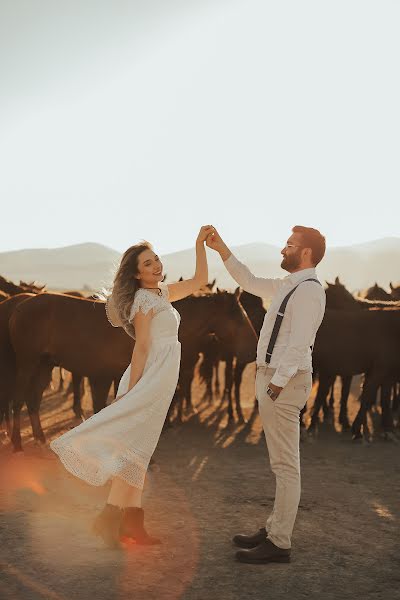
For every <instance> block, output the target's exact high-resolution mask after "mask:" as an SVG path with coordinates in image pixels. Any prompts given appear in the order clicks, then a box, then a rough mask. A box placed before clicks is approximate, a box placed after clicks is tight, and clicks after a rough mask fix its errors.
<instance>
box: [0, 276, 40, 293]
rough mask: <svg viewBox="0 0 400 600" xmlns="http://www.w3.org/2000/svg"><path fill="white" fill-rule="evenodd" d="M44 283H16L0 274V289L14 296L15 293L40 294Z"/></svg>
mask: <svg viewBox="0 0 400 600" xmlns="http://www.w3.org/2000/svg"><path fill="white" fill-rule="evenodd" d="M45 287H46V286H45V285H43V286H41V287H39V286H37V285H35V283H34V282H33V283H24V282H23V281H21V282H20V285H16V284H15V283H13V282H12V281H10V280H9V279H6V278H5V277H2V276H1V275H0V291H2V292H5V293H6V294H9V295H10V296H15V295H16V294H25V293H27V294H40V293H42V292H43V291H44V290H45Z"/></svg>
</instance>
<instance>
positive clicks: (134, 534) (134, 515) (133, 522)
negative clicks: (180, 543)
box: [120, 506, 161, 546]
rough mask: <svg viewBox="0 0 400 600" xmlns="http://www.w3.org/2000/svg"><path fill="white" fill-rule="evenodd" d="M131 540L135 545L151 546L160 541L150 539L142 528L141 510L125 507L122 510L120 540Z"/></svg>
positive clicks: (142, 513) (142, 512) (142, 514)
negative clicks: (124, 538) (126, 538)
mask: <svg viewBox="0 0 400 600" xmlns="http://www.w3.org/2000/svg"><path fill="white" fill-rule="evenodd" d="M123 537H129V538H133V539H134V540H135V541H136V543H137V544H142V545H148V546H152V545H155V544H161V540H158V539H157V538H154V537H151V536H150V535H149V534H148V533H147V531H146V530H145V528H144V510H143V508H137V507H131V506H127V507H126V508H124V509H123V517H122V522H121V527H120V538H123Z"/></svg>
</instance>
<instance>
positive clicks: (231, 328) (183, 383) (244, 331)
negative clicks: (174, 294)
mask: <svg viewBox="0 0 400 600" xmlns="http://www.w3.org/2000/svg"><path fill="white" fill-rule="evenodd" d="M239 299H240V289H239V288H237V290H236V291H235V292H234V293H230V292H226V291H222V290H217V292H216V293H214V294H203V295H193V296H189V297H188V298H185V299H183V300H179V301H177V302H174V303H173V304H174V306H175V308H176V309H177V311H178V312H179V313H180V315H181V326H180V329H179V339H180V341H181V343H182V360H181V370H180V375H179V383H178V390H177V398H176V401H177V402H178V415H177V416H178V420H180V421H182V411H183V402H184V400H186V406H187V407H188V408H191V384H192V381H193V376H194V369H195V366H196V363H197V361H198V359H199V354H200V352H202V351H203V350H204V345H205V344H206V342H207V338H208V336H209V335H210V334H215V336H216V337H217V338H218V340H219V342H220V344H221V345H222V346H223V347H224V348H229V350H230V352H231V353H232V355H233V356H236V357H237V360H240V361H242V362H245V363H247V362H252V361H253V360H255V353H256V347H257V336H256V334H255V332H254V329H253V327H252V325H251V322H250V320H249V318H248V316H247V315H246V313H245V311H244V310H243V307H242V306H241V304H240V302H239ZM170 415H171V411H170V414H169V417H170Z"/></svg>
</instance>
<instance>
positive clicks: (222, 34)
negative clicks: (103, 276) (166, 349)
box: [0, 0, 400, 253]
mask: <svg viewBox="0 0 400 600" xmlns="http://www.w3.org/2000/svg"><path fill="white" fill-rule="evenodd" d="M399 30H400V2H398V1H397V0H391V1H389V0H379V2H378V1H376V0H373V1H370V0H357V1H356V0H334V1H333V0H332V1H325V0H315V1H311V0H302V1H301V2H299V0H282V1H279V0H275V1H274V2H270V1H268V0H143V1H142V2H138V1H132V0H129V1H128V0H113V1H112V2H110V1H109V0H107V1H103V0H68V1H67V0H63V1H62V2H61V1H59V0H25V1H22V0H1V2H0V86H1V90H0V91H1V94H0V111H1V112H0V170H1V173H0V198H1V202H2V210H1V222H2V227H1V233H2V235H1V236H0V251H6V250H13V249H19V248H33V247H56V246H57V247H58V246H64V245H69V244H75V243H81V242H89V241H90V242H98V243H101V244H105V245H107V246H110V247H112V248H115V249H116V250H119V251H123V250H124V249H125V248H127V247H128V246H130V245H131V244H133V243H136V242H137V241H138V240H140V239H148V240H149V241H151V242H152V243H153V244H154V245H155V247H156V249H157V251H159V252H160V253H168V252H173V251H176V250H180V249H184V248H188V247H191V246H193V243H194V239H195V236H196V235H197V230H198V228H199V227H200V225H201V224H208V223H212V224H214V225H215V226H216V227H218V228H219V229H220V231H221V233H222V234H223V236H224V237H225V238H226V240H227V241H228V242H229V243H230V244H235V245H236V244H243V243H249V242H255V241H262V242H267V243H272V244H277V245H278V246H281V245H282V243H283V242H284V241H286V239H287V237H288V236H289V234H290V229H291V227H292V226H293V225H296V224H303V225H309V226H313V227H317V228H318V229H320V230H321V232H322V233H323V234H325V235H326V238H327V243H328V245H331V246H341V245H347V244H351V243H357V242H363V241H368V240H371V239H377V238H380V237H386V236H399V235H400V227H399V220H400V209H399V206H400V175H399V172H400V171H399V166H400V143H399V140H400V111H399V106H400V78H399V71H400V36H399Z"/></svg>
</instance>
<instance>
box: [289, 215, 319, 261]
mask: <svg viewBox="0 0 400 600" xmlns="http://www.w3.org/2000/svg"><path fill="white" fill-rule="evenodd" d="M292 231H293V233H301V236H302V240H303V244H304V247H305V248H311V256H312V261H313V263H314V265H315V266H317V264H318V263H319V262H321V260H322V259H323V257H324V254H325V249H326V243H325V238H324V236H323V235H321V233H320V232H319V231H318V229H313V228H312V227H303V225H295V226H294V227H293V228H292Z"/></svg>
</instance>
